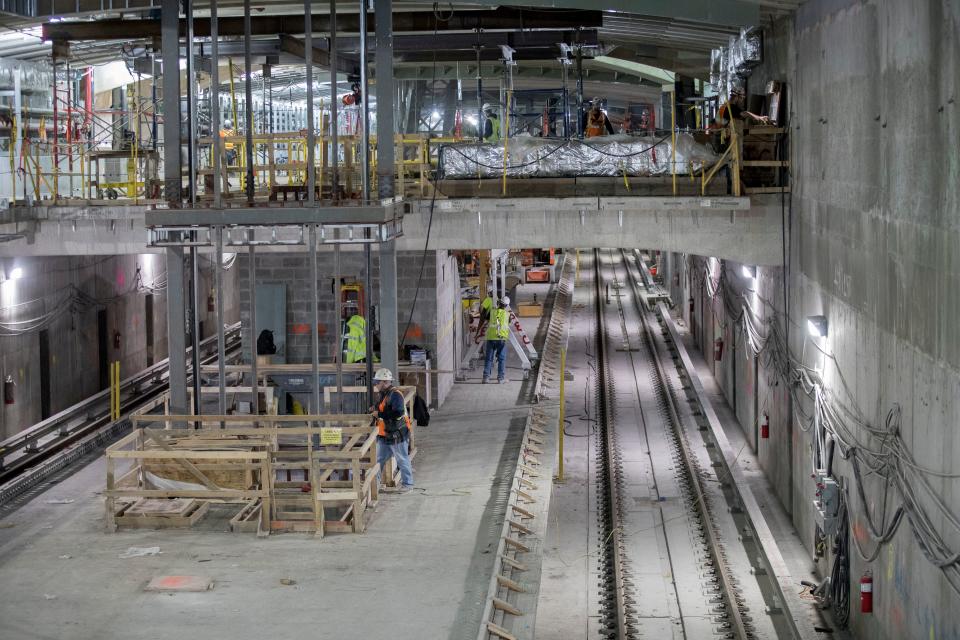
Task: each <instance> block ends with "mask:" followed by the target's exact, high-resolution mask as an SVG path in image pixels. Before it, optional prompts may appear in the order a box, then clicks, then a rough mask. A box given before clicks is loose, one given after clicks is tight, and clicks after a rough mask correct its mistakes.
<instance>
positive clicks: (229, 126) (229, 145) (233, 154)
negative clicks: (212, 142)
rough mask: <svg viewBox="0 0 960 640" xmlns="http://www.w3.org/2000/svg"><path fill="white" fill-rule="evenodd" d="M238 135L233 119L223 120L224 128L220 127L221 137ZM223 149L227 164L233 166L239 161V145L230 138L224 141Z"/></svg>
mask: <svg viewBox="0 0 960 640" xmlns="http://www.w3.org/2000/svg"><path fill="white" fill-rule="evenodd" d="M235 135H237V132H236V131H234V130H233V121H232V120H230V119H229V118H227V119H226V120H224V121H223V128H222V129H220V137H221V138H229V137H233V136H235ZM223 151H224V154H225V155H226V158H227V166H228V167H232V166H233V165H235V164H236V163H237V145H236V143H235V142H231V141H229V140H224V141H223Z"/></svg>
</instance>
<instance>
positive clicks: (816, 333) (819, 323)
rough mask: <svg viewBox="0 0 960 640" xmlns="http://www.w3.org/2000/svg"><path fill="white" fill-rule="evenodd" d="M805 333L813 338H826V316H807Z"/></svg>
mask: <svg viewBox="0 0 960 640" xmlns="http://www.w3.org/2000/svg"><path fill="white" fill-rule="evenodd" d="M807 332H808V333H809V334H810V335H811V336H813V337H814V338H826V337H827V316H807Z"/></svg>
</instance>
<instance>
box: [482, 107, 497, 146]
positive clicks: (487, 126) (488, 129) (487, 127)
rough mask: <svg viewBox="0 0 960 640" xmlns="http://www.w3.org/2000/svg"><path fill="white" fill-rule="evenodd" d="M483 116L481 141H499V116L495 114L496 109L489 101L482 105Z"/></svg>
mask: <svg viewBox="0 0 960 640" xmlns="http://www.w3.org/2000/svg"><path fill="white" fill-rule="evenodd" d="M483 117H484V122H483V141H484V142H499V141H500V116H498V115H497V110H496V109H495V108H494V106H493V105H492V104H490V103H489V102H488V103H486V104H484V105H483Z"/></svg>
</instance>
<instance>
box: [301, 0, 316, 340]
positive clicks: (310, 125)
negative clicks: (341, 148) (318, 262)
mask: <svg viewBox="0 0 960 640" xmlns="http://www.w3.org/2000/svg"><path fill="white" fill-rule="evenodd" d="M311 5H312V0H304V2H303V13H304V30H305V33H304V38H303V43H304V48H303V51H304V56H303V60H304V63H305V64H306V70H307V78H306V82H307V153H306V156H307V157H306V161H307V202H309V203H311V204H312V203H313V202H314V200H315V199H316V188H317V163H316V157H315V151H316V147H317V134H316V130H315V125H314V122H313V55H312V54H313V31H312V25H313V17H312V15H311V11H312V7H311ZM314 231H316V230H315V229H314ZM313 244H316V240H314V243H313ZM314 287H316V281H314ZM314 324H316V323H314Z"/></svg>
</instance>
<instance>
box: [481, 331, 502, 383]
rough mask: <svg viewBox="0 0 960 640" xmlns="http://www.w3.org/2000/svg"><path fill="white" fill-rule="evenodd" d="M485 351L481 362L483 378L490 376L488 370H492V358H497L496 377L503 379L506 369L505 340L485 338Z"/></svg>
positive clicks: (486, 378)
mask: <svg viewBox="0 0 960 640" xmlns="http://www.w3.org/2000/svg"><path fill="white" fill-rule="evenodd" d="M486 346H487V353H486V357H485V358H484V362H483V379H484V380H488V379H489V378H490V372H491V371H492V370H493V358H494V356H496V358H497V379H498V380H503V376H504V374H505V373H506V369H507V341H506V340H487V345H486Z"/></svg>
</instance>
